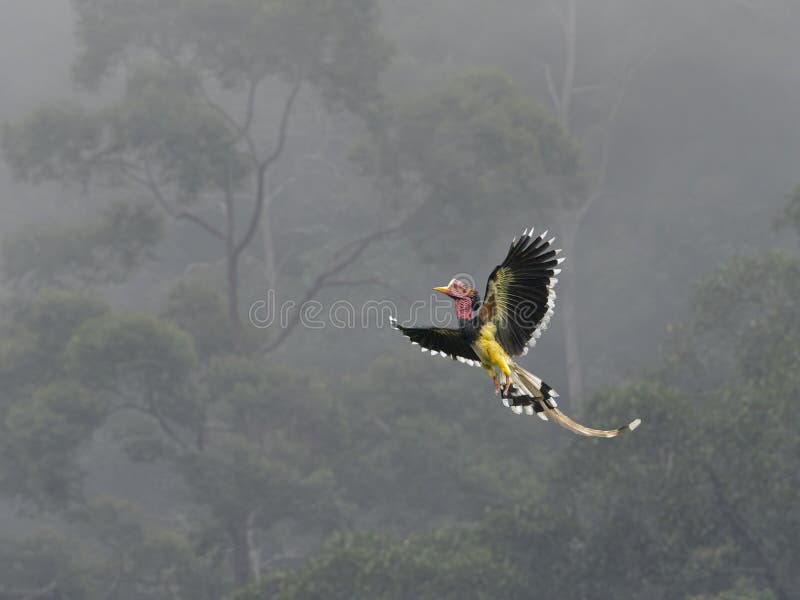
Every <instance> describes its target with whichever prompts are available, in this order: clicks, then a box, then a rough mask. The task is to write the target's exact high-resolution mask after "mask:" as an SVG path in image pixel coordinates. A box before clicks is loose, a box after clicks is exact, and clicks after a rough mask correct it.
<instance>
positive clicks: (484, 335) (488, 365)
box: [472, 323, 512, 381]
mask: <svg viewBox="0 0 800 600" xmlns="http://www.w3.org/2000/svg"><path fill="white" fill-rule="evenodd" d="M495 333H497V327H496V326H495V324H494V323H487V324H486V325H484V326H483V327H481V331H480V334H479V335H478V339H477V340H475V342H474V343H473V344H472V348H473V350H475V354H477V355H478V358H480V360H481V366H482V367H483V368H484V370H485V371H486V372H487V373H488V374H489V376H490V377H491V378H492V379H493V380H495V381H496V376H495V370H497V371H499V372H500V373H502V374H503V375H505V376H506V377H509V376H510V375H511V364H512V363H511V359H510V358H509V356H508V354H507V353H506V351H505V350H503V347H502V346H501V345H500V344H499V342H498V341H497V339H496V338H495Z"/></svg>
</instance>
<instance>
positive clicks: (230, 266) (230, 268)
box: [225, 188, 242, 348]
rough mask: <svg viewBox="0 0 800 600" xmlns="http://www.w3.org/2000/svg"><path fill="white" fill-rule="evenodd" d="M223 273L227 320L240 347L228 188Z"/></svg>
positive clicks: (233, 224)
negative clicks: (225, 280) (226, 299)
mask: <svg viewBox="0 0 800 600" xmlns="http://www.w3.org/2000/svg"><path fill="white" fill-rule="evenodd" d="M225 225H226V227H225V275H226V278H227V288H228V289H227V292H228V320H229V321H230V325H231V331H232V334H233V341H234V344H235V345H236V347H237V348H240V346H241V341H242V322H241V318H240V316H239V252H238V251H237V248H236V215H235V213H234V203H233V196H232V193H231V190H230V188H229V189H227V190H225Z"/></svg>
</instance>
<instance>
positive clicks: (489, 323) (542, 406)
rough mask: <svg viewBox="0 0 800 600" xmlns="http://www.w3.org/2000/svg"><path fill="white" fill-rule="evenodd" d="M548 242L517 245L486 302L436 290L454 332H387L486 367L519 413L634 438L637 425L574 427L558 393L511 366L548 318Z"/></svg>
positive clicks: (461, 288)
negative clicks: (448, 307) (450, 303)
mask: <svg viewBox="0 0 800 600" xmlns="http://www.w3.org/2000/svg"><path fill="white" fill-rule="evenodd" d="M546 236H547V232H546V231H545V232H544V233H542V234H540V235H538V236H536V237H534V236H533V228H531V229H530V231H529V230H527V229H526V230H525V231H524V233H523V234H522V236H521V237H520V238H519V239H516V238H514V240H513V241H512V242H511V247H510V248H509V250H508V254H507V256H506V258H505V260H503V262H502V264H500V265H498V266H497V267H495V269H494V271H492V274H491V275H489V281H488V282H487V284H486V293H485V294H484V299H483V301H481V297H480V294H479V293H478V292H477V290H475V289H473V288H472V287H470V285H469V284H468V283H466V282H464V281H461V280H459V279H456V278H453V279H452V280H451V281H450V283H449V284H447V286H443V287H436V288H433V289H434V291H436V292H440V293H442V294H445V295H446V296H449V297H450V298H452V299H453V300H454V302H455V313H456V318H457V319H458V328H455V329H452V328H445V327H405V326H403V325H401V324H399V323H398V322H397V320H396V319H394V318H392V320H391V325H392V327H394V328H395V329H398V330H399V331H401V332H402V333H403V334H404V335H405V336H407V337H408V338H409V339H410V340H411V342H412V343H413V344H417V345H419V346H420V347H421V348H422V351H423V352H430V353H431V355H432V356H437V355H441V356H444V357H448V358H452V359H453V360H457V361H459V362H461V363H464V364H467V365H473V366H480V367H483V369H484V371H486V373H487V374H488V375H489V377H491V378H492V381H493V383H494V390H495V394H500V395H501V397H502V400H503V404H504V405H505V406H507V407H508V408H510V409H511V410H512V411H513V412H514V413H516V414H522V413H523V412H524V413H525V414H528V415H533V414H536V415H538V416H539V417H541V418H542V419H544V420H550V421H553V422H555V423H557V424H559V425H561V426H562V427H564V428H565V429H568V430H570V431H572V432H574V433H577V434H579V435H585V436H589V437H615V436H618V435H620V434H622V433H625V432H626V431H633V430H634V429H636V428H637V427H638V426H639V424H640V423H641V420H640V419H635V420H633V421H631V422H630V423H628V424H627V425H625V426H624V427H619V428H618V429H592V428H590V427H585V426H584V425H581V424H580V423H577V422H575V421H573V420H572V419H571V418H569V417H568V416H567V415H566V414H564V413H563V412H562V411H561V410H559V409H558V405H557V404H556V400H555V399H556V398H557V397H558V394H557V393H556V391H555V390H554V389H553V388H551V387H550V386H549V385H547V384H546V383H545V382H544V381H542V380H541V379H540V378H539V377H537V376H536V375H534V374H533V373H531V372H529V371H526V370H525V369H523V368H522V367H521V366H519V365H518V364H517V363H516V362H514V361H513V360H512V357H519V356H524V355H525V354H527V353H528V349H529V348H531V347H533V346H534V344H535V343H536V340H538V339H539V338H540V337H541V335H542V332H543V331H544V330H545V329H547V327H548V325H549V324H550V318H551V317H552V316H553V309H554V307H555V300H556V294H555V292H554V290H553V288H554V287H555V285H556V283H557V282H558V279H556V275H558V274H559V273H560V272H561V269H560V268H558V267H559V265H560V264H561V263H562V262H563V261H564V259H563V258H559V257H558V254H559V253H560V252H561V250H560V249H557V250H554V249H553V247H552V245H553V242H554V241H555V238H551V239H550V240H546V239H545V238H546Z"/></svg>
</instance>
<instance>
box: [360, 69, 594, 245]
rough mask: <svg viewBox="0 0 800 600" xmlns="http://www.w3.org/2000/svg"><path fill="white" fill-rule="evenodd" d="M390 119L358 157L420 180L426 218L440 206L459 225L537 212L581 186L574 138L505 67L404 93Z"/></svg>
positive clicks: (402, 179)
mask: <svg viewBox="0 0 800 600" xmlns="http://www.w3.org/2000/svg"><path fill="white" fill-rule="evenodd" d="M387 122H388V124H387V125H385V126H384V128H382V129H381V130H380V131H378V132H377V133H376V134H375V136H374V139H373V140H372V141H371V142H370V143H368V144H366V145H365V146H364V147H363V148H362V150H361V152H360V154H359V155H358V156H359V158H360V160H361V161H362V164H363V165H364V168H365V170H366V172H367V173H370V174H372V175H374V176H376V177H377V178H378V179H379V180H383V181H384V182H386V183H387V184H390V185H393V186H395V187H398V186H401V185H403V184H410V185H412V188H411V189H412V190H413V189H414V185H421V186H422V193H423V195H424V197H425V198H426V202H425V204H424V206H425V211H424V212H423V213H422V214H423V215H424V221H425V224H427V225H428V226H430V227H436V226H438V225H441V224H442V221H443V220H444V218H445V217H444V216H442V215H447V219H448V220H449V221H450V222H452V220H453V219H456V220H457V221H458V224H459V227H458V228H456V229H458V230H459V231H460V230H461V229H462V228H464V227H467V228H468V227H470V226H471V224H474V223H479V224H480V225H481V227H483V228H485V227H486V226H487V225H486V222H487V221H491V220H492V219H493V218H494V217H495V216H499V215H510V214H520V213H524V214H531V213H536V212H537V211H538V212H539V214H542V213H541V211H542V210H544V209H546V207H547V206H548V205H552V204H554V203H557V202H558V201H560V200H561V199H562V198H570V197H576V196H577V195H578V194H579V192H580V190H581V189H582V187H583V185H584V184H583V180H582V177H581V172H580V163H579V158H578V148H577V146H575V145H574V144H573V143H572V142H571V141H570V140H569V138H568V137H567V135H566V134H565V133H564V131H563V130H562V129H561V127H560V126H559V125H558V123H557V122H556V121H555V120H554V119H552V118H551V117H550V116H548V114H547V112H546V111H545V109H544V108H543V107H542V106H540V105H539V104H538V103H537V102H536V101H535V100H534V99H533V98H531V97H530V96H528V95H527V94H526V93H525V92H523V91H522V90H521V89H520V88H519V87H518V86H517V85H516V84H515V83H514V81H513V80H512V79H511V78H509V77H508V76H506V75H503V74H502V73H498V72H494V71H481V72H476V73H471V74H467V75H463V76H460V77H455V78H453V79H452V80H450V81H449V82H447V83H446V84H445V85H443V86H441V87H440V88H439V89H435V90H434V91H432V92H430V93H427V94H424V95H421V96H420V97H418V98H412V99H409V100H407V101H405V102H400V103H399V105H398V106H397V107H396V108H395V109H394V110H393V111H392V112H391V114H390V115H389V117H388V119H387ZM437 216H438V220H437V218H436V217H437ZM459 216H461V218H460V219H459ZM498 220H500V221H502V218H500V219H498ZM422 224H423V223H422V219H420V223H415V225H420V226H421V225H422ZM472 226H473V227H474V225H472ZM451 229H453V228H452V227H451ZM446 231H447V228H442V229H440V230H438V233H446Z"/></svg>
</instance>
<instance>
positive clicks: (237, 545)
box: [228, 526, 252, 587]
mask: <svg viewBox="0 0 800 600" xmlns="http://www.w3.org/2000/svg"><path fill="white" fill-rule="evenodd" d="M228 535H229V536H230V538H231V543H232V545H233V548H232V553H231V563H232V566H233V579H234V582H235V583H236V587H244V586H246V585H249V584H250V583H251V582H252V570H251V563H250V547H249V544H248V543H247V527H246V526H236V527H233V528H231V530H229V531H228Z"/></svg>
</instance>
